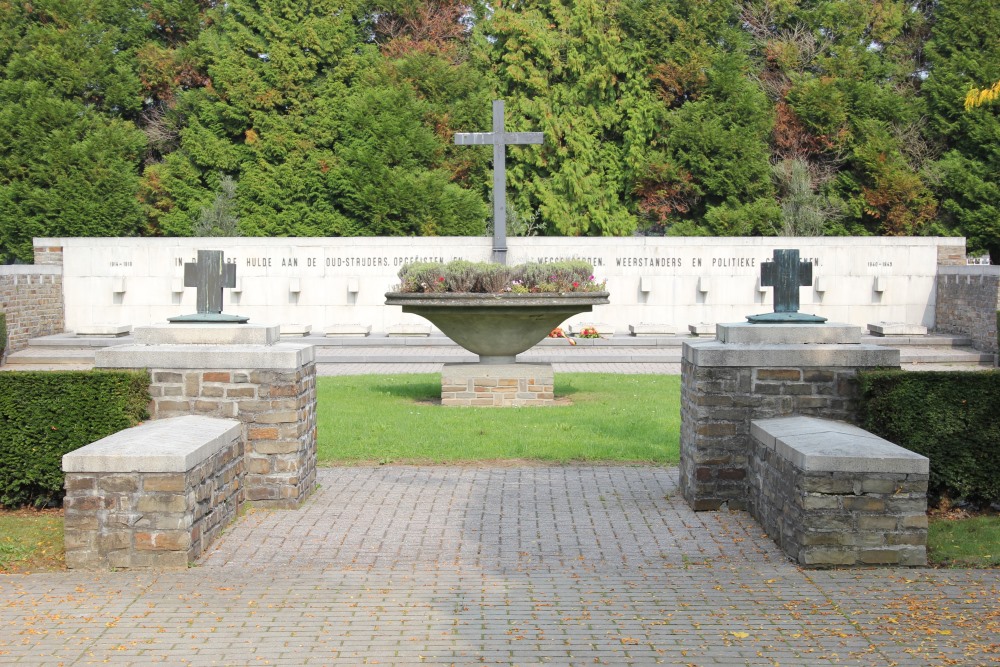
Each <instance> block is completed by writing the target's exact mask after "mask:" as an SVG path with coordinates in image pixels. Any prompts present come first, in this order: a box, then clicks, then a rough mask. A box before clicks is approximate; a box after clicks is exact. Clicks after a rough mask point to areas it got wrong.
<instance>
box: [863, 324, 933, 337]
mask: <svg viewBox="0 0 1000 667" xmlns="http://www.w3.org/2000/svg"><path fill="white" fill-rule="evenodd" d="M868 332H869V333H870V334H871V335H873V336H926V335H927V327H925V326H923V325H920V324H907V323H906V322H874V323H872V324H869V325H868Z"/></svg>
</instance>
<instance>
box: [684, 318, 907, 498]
mask: <svg viewBox="0 0 1000 667" xmlns="http://www.w3.org/2000/svg"><path fill="white" fill-rule="evenodd" d="M717 336H718V338H717V339H716V340H705V341H685V343H684V346H683V356H682V360H681V461H680V486H681V492H682V493H683V495H684V499H685V500H686V501H687V502H688V504H689V505H690V506H691V507H692V508H693V509H695V510H716V509H719V508H721V507H723V506H724V505H728V506H729V507H730V508H733V509H746V507H747V467H748V461H749V439H750V421H751V420H753V419H766V418H770V417H786V416H790V415H806V416H812V417H824V418H827V419H835V420H839V421H847V422H855V421H856V413H857V396H858V386H857V381H856V377H857V374H858V371H861V370H868V369H875V368H899V350H896V349H892V348H887V347H880V346H877V345H865V344H861V343H859V342H858V341H859V340H860V339H861V330H860V328H859V327H853V326H850V325H844V324H834V323H826V324H805V325H794V324H776V325H769V324H749V323H737V324H719V325H718V327H717Z"/></svg>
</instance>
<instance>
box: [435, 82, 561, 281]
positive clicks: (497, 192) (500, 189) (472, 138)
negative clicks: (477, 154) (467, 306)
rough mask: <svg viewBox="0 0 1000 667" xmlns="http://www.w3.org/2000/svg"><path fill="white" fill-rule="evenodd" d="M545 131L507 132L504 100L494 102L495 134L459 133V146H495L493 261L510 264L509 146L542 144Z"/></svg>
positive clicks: (457, 142) (457, 135) (457, 136)
mask: <svg viewBox="0 0 1000 667" xmlns="http://www.w3.org/2000/svg"><path fill="white" fill-rule="evenodd" d="M543 139H544V137H543V135H542V133H541V132H505V131H504V118H503V100H493V131H492V132H459V133H456V134H455V143H456V144H458V145H459V146H489V145H492V146H493V261H494V262H497V263H499V264H506V263H507V146H508V145H515V146H516V145H524V144H540V143H542V141H543Z"/></svg>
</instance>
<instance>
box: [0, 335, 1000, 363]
mask: <svg viewBox="0 0 1000 667" xmlns="http://www.w3.org/2000/svg"><path fill="white" fill-rule="evenodd" d="M689 339H690V337H688V336H674V337H662V338H661V337H649V338H636V337H633V336H615V337H614V338H611V339H607V338H605V339H579V340H576V341H575V342H576V345H570V344H569V342H568V341H566V340H562V339H546V340H543V341H542V342H541V343H539V344H538V345H536V346H535V347H534V348H532V349H531V350H529V351H527V352H525V353H523V354H522V355H520V356H519V357H518V360H519V361H524V362H536V363H593V364H609V363H615V364H621V363H625V364H628V363H643V364H651V363H670V364H678V363H680V360H681V344H682V342H683V341H684V340H689ZM133 340H134V339H133V337H132V336H125V337H120V338H111V337H106V338H98V337H87V338H79V337H77V336H74V335H72V334H57V335H55V336H46V337H44V338H36V339H34V340H32V341H30V343H29V347H28V348H26V349H24V350H20V351H18V352H14V353H12V354H10V355H9V356H8V358H7V362H6V366H10V367H12V369H13V368H14V367H16V368H18V369H25V370H27V369H29V368H44V367H50V366H55V367H80V366H82V367H88V366H91V365H93V363H94V352H95V350H97V349H98V348H101V347H107V346H109V345H122V344H131V343H132V342H133ZM296 340H297V341H302V342H309V343H312V344H314V345H316V361H317V363H326V364H336V363H352V364H429V363H430V364H439V363H462V362H474V361H476V360H477V357H476V355H474V354H472V353H470V352H467V351H466V350H464V349H462V348H461V347H459V346H458V345H456V344H455V343H453V342H452V341H451V340H449V339H448V338H446V337H445V336H442V335H440V334H437V335H433V336H430V337H425V338H419V339H414V338H393V337H387V336H384V335H382V336H380V335H372V336H370V337H368V338H327V337H325V336H321V335H311V336H305V337H302V338H297V339H296ZM862 342H863V343H867V344H878V345H884V346H888V347H896V348H899V350H900V361H901V363H902V365H903V366H904V367H907V368H914V369H917V370H921V369H922V370H928V369H930V368H931V367H933V366H942V367H949V368H950V367H958V368H969V367H971V368H980V367H983V368H989V367H992V366H993V363H994V355H992V354H988V353H984V352H980V351H978V350H975V349H973V348H972V347H971V346H969V339H968V338H966V337H963V336H949V335H928V336H908V337H895V336H886V337H880V336H863V337H862Z"/></svg>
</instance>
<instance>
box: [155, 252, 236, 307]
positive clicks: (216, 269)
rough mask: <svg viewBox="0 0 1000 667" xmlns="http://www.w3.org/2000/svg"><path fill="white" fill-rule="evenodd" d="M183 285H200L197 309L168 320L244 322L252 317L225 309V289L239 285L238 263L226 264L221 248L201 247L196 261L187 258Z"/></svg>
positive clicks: (195, 286)
mask: <svg viewBox="0 0 1000 667" xmlns="http://www.w3.org/2000/svg"><path fill="white" fill-rule="evenodd" d="M184 286H185V287H194V288H197V290H198V292H197V298H198V312H197V314H194V315H180V316H178V317H170V318H167V321H169V322H215V323H219V322H228V323H236V324H243V323H244V322H246V321H248V320H249V319H250V318H249V317H243V316H242V315H226V314H225V313H223V312H222V290H223V288H225V287H229V288H233V287H236V265H235V264H227V263H226V262H225V260H224V258H223V255H222V251H221V250H199V251H198V261H197V262H186V263H185V264H184Z"/></svg>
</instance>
